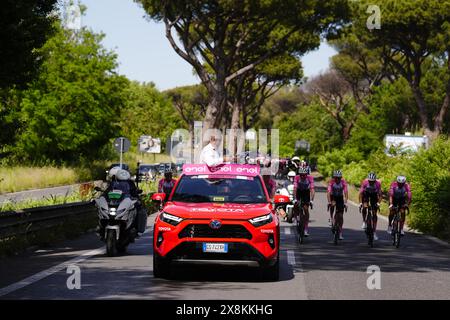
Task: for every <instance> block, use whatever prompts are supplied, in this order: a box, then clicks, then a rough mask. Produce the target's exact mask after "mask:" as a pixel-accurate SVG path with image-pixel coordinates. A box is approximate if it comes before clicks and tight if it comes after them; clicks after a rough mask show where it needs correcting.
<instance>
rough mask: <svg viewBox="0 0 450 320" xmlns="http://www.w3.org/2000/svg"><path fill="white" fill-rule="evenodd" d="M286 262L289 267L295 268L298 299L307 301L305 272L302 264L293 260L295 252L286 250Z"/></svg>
mask: <svg viewBox="0 0 450 320" xmlns="http://www.w3.org/2000/svg"><path fill="white" fill-rule="evenodd" d="M287 260H288V264H289V265H291V266H293V267H294V266H295V269H294V274H295V278H296V281H295V286H296V287H297V289H296V292H297V293H298V299H299V300H307V299H308V294H307V292H306V281H305V272H304V271H303V267H302V263H301V262H300V261H296V260H295V252H294V251H293V250H287Z"/></svg>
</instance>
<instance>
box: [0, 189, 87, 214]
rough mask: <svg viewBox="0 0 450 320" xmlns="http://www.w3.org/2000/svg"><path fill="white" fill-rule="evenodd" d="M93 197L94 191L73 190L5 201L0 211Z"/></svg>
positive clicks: (0, 205)
mask: <svg viewBox="0 0 450 320" xmlns="http://www.w3.org/2000/svg"><path fill="white" fill-rule="evenodd" d="M93 197H94V192H93V191H92V190H90V191H89V193H88V194H86V193H84V194H83V195H82V194H81V193H80V192H79V191H76V192H73V193H72V194H70V195H65V196H53V195H50V196H48V197H44V198H42V199H26V200H22V201H5V202H3V203H0V212H5V211H18V210H22V209H30V208H38V207H46V206H52V205H58V204H66V203H73V202H80V201H89V200H91V199H92V198H93Z"/></svg>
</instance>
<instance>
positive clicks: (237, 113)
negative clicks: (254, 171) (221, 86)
mask: <svg viewBox="0 0 450 320" xmlns="http://www.w3.org/2000/svg"><path fill="white" fill-rule="evenodd" d="M241 110H242V108H241V105H240V103H239V101H235V102H234V103H233V113H232V116H231V128H230V129H231V134H230V136H229V139H230V141H229V147H230V150H229V152H230V155H231V156H233V157H234V156H235V155H236V154H237V151H238V150H237V149H238V143H237V130H238V129H239V128H240V119H241Z"/></svg>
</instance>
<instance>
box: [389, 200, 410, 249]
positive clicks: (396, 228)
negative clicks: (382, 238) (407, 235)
mask: <svg viewBox="0 0 450 320" xmlns="http://www.w3.org/2000/svg"><path fill="white" fill-rule="evenodd" d="M403 210H406V211H407V214H409V207H408V206H406V205H404V206H402V207H399V206H396V207H394V211H395V213H394V218H393V219H392V233H391V235H392V245H393V246H395V247H396V248H399V247H400V239H401V237H402V234H401V230H400V224H401V220H402V217H401V214H402V212H403Z"/></svg>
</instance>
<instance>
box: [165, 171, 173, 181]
mask: <svg viewBox="0 0 450 320" xmlns="http://www.w3.org/2000/svg"><path fill="white" fill-rule="evenodd" d="M172 176H173V173H172V171H171V170H165V171H164V178H166V179H172Z"/></svg>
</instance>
